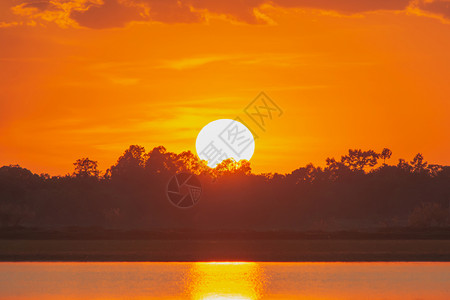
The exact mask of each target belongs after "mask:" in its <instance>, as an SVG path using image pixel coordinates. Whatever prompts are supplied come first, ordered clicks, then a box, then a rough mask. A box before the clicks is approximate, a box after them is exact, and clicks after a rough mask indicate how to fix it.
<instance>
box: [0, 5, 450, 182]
mask: <svg viewBox="0 0 450 300" xmlns="http://www.w3.org/2000/svg"><path fill="white" fill-rule="evenodd" d="M449 53H450V2H449V1H448V0H445V1H443V0H441V1H436V0H435V1H434V2H433V1H423V0H419V1H416V0H413V1H405V0H380V1H370V0H343V1H334V0H317V1H312V0H299V1H293V0H273V1H264V0H249V1H238V0H232V1H212V0H179V1H174V0H167V1H157V0H124V1H121V0H109V1H108V0H103V1H102V0H64V1H62V0H53V1H48V0H42V1H27V2H24V0H1V1H0V165H8V164H16V163H17V164H20V165H21V166H23V167H26V168H29V169H30V170H32V171H33V172H36V173H41V172H47V173H50V174H51V175H58V174H65V173H68V172H71V171H72V170H73V165H72V163H73V162H74V161H75V160H76V159H77V158H80V157H86V156H88V157H89V158H91V159H95V160H98V161H99V163H100V168H101V169H102V170H105V169H107V168H108V167H109V166H111V165H112V164H113V163H114V162H115V161H116V159H117V158H118V157H119V156H120V155H121V154H122V152H123V151H124V150H125V149H126V148H127V147H128V146H129V145H131V144H139V145H142V146H145V148H146V150H150V149H152V148H153V147H155V146H158V145H164V146H165V147H166V148H167V149H168V150H169V151H174V152H181V151H183V150H191V151H193V152H194V153H195V139H196V135H197V133H198V132H199V130H200V129H201V128H202V127H203V126H204V125H205V124H207V123H208V122H210V121H213V120H215V119H219V118H234V117H236V116H239V117H241V118H242V119H244V120H245V121H246V122H247V119H245V113H244V112H243V109H244V108H245V107H246V106H247V105H248V103H250V102H251V101H252V100H253V99H254V97H256V96H257V95H258V93H259V92H260V91H265V92H266V93H267V94H268V95H269V96H270V97H271V98H272V99H273V100H274V101H275V102H276V103H277V104H278V105H279V106H280V107H281V108H282V109H283V112H284V114H283V115H282V116H281V117H280V118H276V119H274V120H272V121H271V122H269V123H268V125H267V131H266V132H261V131H260V130H259V131H258V128H257V126H255V125H253V124H251V123H250V121H248V125H249V126H250V127H251V129H252V130H254V131H256V133H257V134H258V135H259V139H258V140H257V141H256V150H255V154H254V156H253V158H252V160H251V163H252V166H253V169H254V171H256V172H274V171H277V172H290V171H292V170H294V169H295V168H297V167H299V166H303V165H305V164H307V163H309V162H313V163H314V164H318V165H323V164H324V160H325V158H326V157H331V156H335V157H339V156H340V155H341V154H344V152H346V151H347V149H349V148H363V149H369V148H370V149H374V150H377V151H380V150H381V149H382V148H383V147H389V148H391V150H392V151H393V153H394V155H393V158H392V159H391V163H396V161H397V159H398V158H399V157H403V158H406V159H408V160H411V159H412V157H413V156H414V155H415V154H416V153H417V152H422V153H423V154H424V156H425V158H426V159H427V160H428V161H429V162H433V163H440V164H447V165H448V164H450V155H449V153H450V138H449V133H450V120H449V119H450V104H449V100H450V99H449V95H450V55H449Z"/></svg>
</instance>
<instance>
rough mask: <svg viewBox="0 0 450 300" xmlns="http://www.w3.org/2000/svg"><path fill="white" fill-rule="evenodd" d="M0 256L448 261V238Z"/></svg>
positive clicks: (218, 243) (156, 244) (38, 249)
mask: <svg viewBox="0 0 450 300" xmlns="http://www.w3.org/2000/svg"><path fill="white" fill-rule="evenodd" d="M0 261H3V262H6V261H10V262H18V261H79V262H84V261H91V262H99V261H130V262H131V261H154V262H168V261H180V262H181V261H182V262H190V261H261V262H264V261H265V262H270V261H273V262H284V261H290V262H300V261H302V262H313V261H318V262H319V261H321V262H331V261H346V262H355V261H450V240H355V239H353V240H336V239H334V240H322V239H315V240H231V239H229V240H129V239H127V240H18V239H15V240H1V241H0Z"/></svg>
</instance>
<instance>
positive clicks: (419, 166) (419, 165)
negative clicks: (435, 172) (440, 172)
mask: <svg viewBox="0 0 450 300" xmlns="http://www.w3.org/2000/svg"><path fill="white" fill-rule="evenodd" d="M427 165H428V163H427V162H426V161H424V160H423V155H422V154H421V153H417V154H416V156H414V159H413V160H412V161H411V166H412V170H413V172H414V173H422V172H424V171H425V169H426V167H427Z"/></svg>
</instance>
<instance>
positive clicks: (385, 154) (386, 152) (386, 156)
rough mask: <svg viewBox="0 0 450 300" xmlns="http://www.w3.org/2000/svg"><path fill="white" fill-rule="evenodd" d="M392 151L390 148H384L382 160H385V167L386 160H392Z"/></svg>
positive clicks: (381, 154)
mask: <svg viewBox="0 0 450 300" xmlns="http://www.w3.org/2000/svg"><path fill="white" fill-rule="evenodd" d="M391 155H392V151H391V150H390V149H388V148H383V151H381V153H380V158H381V159H383V165H386V159H389V158H391Z"/></svg>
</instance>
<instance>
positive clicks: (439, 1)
mask: <svg viewBox="0 0 450 300" xmlns="http://www.w3.org/2000/svg"><path fill="white" fill-rule="evenodd" d="M6 1H7V3H9V5H12V3H15V6H12V7H11V11H12V12H13V13H14V14H15V15H16V16H20V17H23V18H27V19H28V21H29V20H30V19H31V20H33V21H41V22H54V23H56V24H58V25H59V26H61V27H80V26H81V27H88V28H95V29H103V28H114V27H123V26H125V25H126V24H128V23H130V22H133V21H144V22H162V23H169V24H172V23H198V22H202V21H203V20H205V19H206V18H208V17H211V16H218V17H225V18H227V19H229V20H234V21H238V22H241V23H247V24H267V23H268V20H270V18H268V17H267V16H265V15H264V14H263V13H262V12H261V10H263V8H264V6H265V5H271V6H273V7H280V8H286V9H290V8H300V9H316V10H324V11H334V12H337V13H338V14H344V15H352V14H358V13H365V12H373V11H380V10H384V11H405V10H407V9H408V8H411V7H413V8H414V9H415V11H417V14H418V15H423V16H429V15H440V16H443V17H444V18H450V1H449V0H341V1H337V0H247V1H243V0H227V1H217V0H37V1H33V0H31V1H30V0H28V1H25V2H22V3H20V2H19V4H17V2H16V1H11V0H6ZM4 3H5V2H4ZM2 7H3V5H2V6H0V8H2ZM410 11H411V10H410ZM26 21H27V20H26ZM18 24H30V23H29V22H23V20H20V19H16V20H13V19H11V18H9V19H3V20H2V14H1V13H0V27H7V26H14V25H18Z"/></svg>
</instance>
